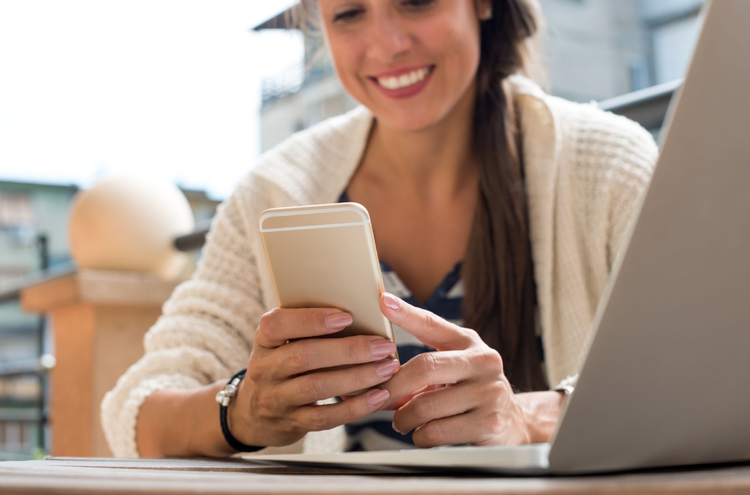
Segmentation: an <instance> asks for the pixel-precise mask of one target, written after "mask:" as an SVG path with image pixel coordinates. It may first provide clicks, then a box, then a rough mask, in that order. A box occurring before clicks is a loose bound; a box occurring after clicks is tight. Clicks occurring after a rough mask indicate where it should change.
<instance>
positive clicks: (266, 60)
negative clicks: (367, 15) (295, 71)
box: [0, 0, 302, 199]
mask: <svg viewBox="0 0 750 495" xmlns="http://www.w3.org/2000/svg"><path fill="white" fill-rule="evenodd" d="M292 3H293V0H263V1H259V0H221V1H210V0H201V1H197V0H64V1H60V0H0V180H3V179H5V180H20V181H32V182H45V183H55V184H77V185H79V186H81V187H89V186H91V185H92V184H93V183H95V182H96V180H98V179H101V178H103V177H107V176H111V175H118V174H123V173H136V174H139V175H149V176H154V177H158V178H167V179H170V180H173V181H175V182H176V183H178V184H179V185H181V186H183V187H187V188H192V189H205V190H207V191H208V193H209V194H210V195H211V196H213V197H215V198H217V199H223V198H225V197H226V196H228V195H229V194H230V193H231V191H232V189H233V186H234V184H235V183H236V181H237V180H238V179H239V178H240V177H241V176H242V174H243V173H244V172H245V171H246V170H247V169H248V167H249V166H251V165H252V163H253V161H254V160H255V159H256V158H257V156H258V155H259V150H260V131H259V128H258V126H259V111H260V104H261V101H260V94H261V80H262V78H263V77H264V76H269V75H272V74H275V73H277V72H279V71H281V70H283V69H284V68H285V67H287V66H289V65H291V64H294V63H295V62H297V61H299V60H300V59H301V57H302V43H301V40H300V38H299V36H298V35H297V34H295V33H288V32H271V31H267V32H264V33H254V32H251V31H250V28H252V27H253V26H255V25H257V24H259V23H260V22H262V21H264V20H266V19H268V18H270V17H271V16H273V15H275V14H277V13H278V12H280V11H282V10H284V9H285V8H286V7H288V6H289V5H291V4H292Z"/></svg>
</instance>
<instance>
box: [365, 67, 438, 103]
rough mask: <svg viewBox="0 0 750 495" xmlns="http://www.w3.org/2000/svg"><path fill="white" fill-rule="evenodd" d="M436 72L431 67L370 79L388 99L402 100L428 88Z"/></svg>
mask: <svg viewBox="0 0 750 495" xmlns="http://www.w3.org/2000/svg"><path fill="white" fill-rule="evenodd" d="M433 72H435V66H434V65H430V66H426V67H420V68H416V69H412V70H409V71H398V72H397V73H391V74H392V75H381V76H378V77H369V78H368V79H370V81H372V83H373V84H375V86H377V87H378V89H379V90H380V91H381V92H382V93H383V94H384V95H385V96H387V97H389V98H394V99H400V98H408V97H410V96H414V95H416V94H417V93H419V92H420V91H422V90H423V89H424V87H425V86H427V83H429V82H430V79H432V74H433Z"/></svg>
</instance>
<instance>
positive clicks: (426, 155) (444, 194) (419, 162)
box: [363, 91, 477, 202]
mask: <svg viewBox="0 0 750 495" xmlns="http://www.w3.org/2000/svg"><path fill="white" fill-rule="evenodd" d="M473 115H474V92H473V91H467V94H466V95H464V97H463V98H462V99H461V100H460V101H459V103H458V104H457V105H456V107H454V108H453V110H452V111H451V112H450V113H449V114H448V115H446V116H445V117H444V118H443V119H442V120H441V121H440V122H438V123H437V124H435V125H433V126H431V127H429V128H427V129H423V130H420V131H411V132H407V131H401V130H397V129H394V128H391V127H388V126H387V125H385V124H383V123H379V122H377V121H376V122H375V124H374V127H373V131H372V135H371V136H370V143H369V146H368V154H369V155H370V156H369V157H368V160H367V162H369V164H370V165H371V167H370V170H368V171H366V173H367V175H370V176H371V177H372V178H373V179H374V180H376V181H377V182H379V183H381V184H384V185H388V186H389V187H397V188H399V189H402V190H403V192H406V193H408V194H410V195H411V194H414V195H417V196H419V197H421V198H423V199H424V200H427V201H428V202H431V200H433V199H435V200H438V199H445V198H452V197H455V196H456V195H458V194H459V193H460V191H461V190H463V189H464V188H465V187H466V186H467V185H469V183H475V182H476V176H477V171H476V156H475V154H474V151H473V140H472V137H473V129H472V126H473V125H472V124H473ZM363 172H365V171H363Z"/></svg>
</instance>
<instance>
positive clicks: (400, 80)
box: [378, 67, 430, 89]
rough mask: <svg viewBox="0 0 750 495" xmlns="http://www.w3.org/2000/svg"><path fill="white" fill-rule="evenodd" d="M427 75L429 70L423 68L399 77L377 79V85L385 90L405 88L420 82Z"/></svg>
mask: <svg viewBox="0 0 750 495" xmlns="http://www.w3.org/2000/svg"><path fill="white" fill-rule="evenodd" d="M429 73H430V69H429V68H427V67H423V68H422V69H417V70H413V71H411V72H409V73H408V74H402V75H401V76H399V77H379V78H378V84H380V85H381V86H383V87H384V88H386V89H401V88H406V87H409V86H412V85H414V84H417V83H418V82H420V81H422V80H423V79H424V78H425V77H427V74H429Z"/></svg>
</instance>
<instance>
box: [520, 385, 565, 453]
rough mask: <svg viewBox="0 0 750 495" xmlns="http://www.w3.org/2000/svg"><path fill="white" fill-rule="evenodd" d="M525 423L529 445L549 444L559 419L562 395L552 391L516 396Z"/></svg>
mask: <svg viewBox="0 0 750 495" xmlns="http://www.w3.org/2000/svg"><path fill="white" fill-rule="evenodd" d="M515 399H516V401H517V402H518V404H519V405H520V406H521V410H522V411H523V413H524V420H525V423H526V431H527V432H528V436H529V443H546V442H549V439H550V437H551V436H552V433H553V432H554V431H555V426H556V425H557V419H558V418H559V417H560V410H561V409H562V404H563V399H564V394H562V393H560V392H556V391H553V390H549V391H544V392H526V393H521V394H516V396H515Z"/></svg>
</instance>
